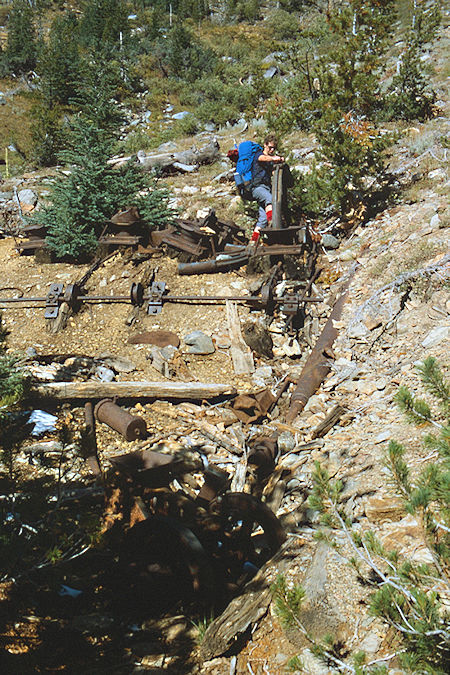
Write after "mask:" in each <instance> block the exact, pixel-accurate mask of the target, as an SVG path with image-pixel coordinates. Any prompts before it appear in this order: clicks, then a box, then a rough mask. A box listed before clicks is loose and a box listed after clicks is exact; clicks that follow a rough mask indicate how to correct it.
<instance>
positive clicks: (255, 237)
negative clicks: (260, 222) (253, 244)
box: [250, 230, 261, 241]
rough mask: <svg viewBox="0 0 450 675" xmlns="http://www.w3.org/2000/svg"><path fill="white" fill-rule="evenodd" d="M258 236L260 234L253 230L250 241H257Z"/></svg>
mask: <svg viewBox="0 0 450 675" xmlns="http://www.w3.org/2000/svg"><path fill="white" fill-rule="evenodd" d="M260 234H261V233H260V231H259V230H253V234H252V237H251V239H250V241H258V239H259V237H260Z"/></svg>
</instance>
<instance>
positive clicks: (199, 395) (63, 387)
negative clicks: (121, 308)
mask: <svg viewBox="0 0 450 675" xmlns="http://www.w3.org/2000/svg"><path fill="white" fill-rule="evenodd" d="M235 394H236V389H235V388H234V387H232V386H231V385H229V384H207V383H205V382H94V381H88V382H50V383H45V384H35V385H33V386H32V387H31V389H30V395H29V396H30V398H31V399H33V398H53V399H58V400H64V399H101V398H113V397H115V396H116V397H117V398H124V399H127V398H141V399H142V398H144V399H145V398H156V399H161V398H169V399H170V398H175V399H179V400H186V399H187V400H191V399H208V398H215V397H216V396H234V395H235Z"/></svg>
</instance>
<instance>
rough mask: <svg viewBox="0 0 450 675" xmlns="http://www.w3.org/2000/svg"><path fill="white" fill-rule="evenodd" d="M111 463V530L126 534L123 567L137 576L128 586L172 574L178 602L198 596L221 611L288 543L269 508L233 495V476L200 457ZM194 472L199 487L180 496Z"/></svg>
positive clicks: (156, 456) (126, 458) (150, 454)
mask: <svg viewBox="0 0 450 675" xmlns="http://www.w3.org/2000/svg"><path fill="white" fill-rule="evenodd" d="M275 444H276V442H275ZM203 461H204V460H203ZM112 463H113V467H114V470H113V471H112V473H111V475H110V478H109V480H108V481H107V487H106V497H107V500H106V516H105V517H106V529H107V530H110V531H111V533H114V532H116V533H117V531H120V532H121V533H122V535H123V539H122V548H121V550H122V554H121V558H120V562H121V564H122V565H124V566H125V567H128V569H129V570H130V571H131V572H132V581H131V583H133V582H134V583H142V582H144V583H146V582H148V581H149V577H150V576H152V575H153V576H158V574H159V573H160V571H161V569H162V568H169V569H170V572H171V574H172V575H174V576H175V577H176V581H177V590H179V592H180V594H181V595H182V594H183V593H185V592H187V593H188V594H189V593H192V592H195V593H197V592H200V593H201V595H202V596H203V597H204V599H205V600H206V601H207V602H208V603H210V604H219V605H220V604H222V603H223V602H224V601H225V602H226V601H228V600H229V599H230V596H232V595H235V594H236V593H237V592H238V591H239V589H240V588H241V587H242V585H243V584H244V583H245V582H246V581H248V580H249V578H251V576H253V575H254V574H255V573H256V571H257V570H258V569H259V568H260V567H261V566H262V565H263V564H264V563H265V562H266V561H267V560H268V559H269V558H270V557H271V556H273V555H274V553H275V552H276V551H277V550H278V548H279V547H280V546H281V544H282V543H283V541H284V540H285V538H286V534H285V531H284V528H283V527H282V525H281V523H280V521H279V520H278V518H277V517H276V516H275V514H274V513H273V512H272V511H271V510H270V508H269V507H268V506H267V505H265V504H264V503H263V502H261V501H260V500H259V499H258V498H256V497H254V496H252V495H250V494H246V493H242V492H230V491H229V487H230V479H229V477H228V474H227V473H226V472H224V471H222V470H220V469H217V468H214V467H210V466H207V465H206V466H205V465H204V464H203V463H202V458H201V456H200V455H199V454H196V455H195V454H194V453H188V454H187V455H184V454H177V455H167V454H162V453H159V452H154V451H152V450H143V451H138V452H132V453H128V454H126V455H121V456H118V457H115V458H113V460H112ZM194 473H195V475H196V476H197V480H198V481H199V484H201V483H202V485H201V488H200V489H199V490H198V491H196V490H194V489H192V487H191V488H190V489H189V490H183V489H182V485H181V484H182V483H183V481H185V480H186V479H188V476H189V475H191V477H192V474H194ZM199 475H201V478H199ZM188 482H189V481H188ZM190 484H191V485H192V480H191V481H190ZM174 485H175V486H176V487H175V488H174ZM197 487H198V484H197ZM166 574H167V569H166Z"/></svg>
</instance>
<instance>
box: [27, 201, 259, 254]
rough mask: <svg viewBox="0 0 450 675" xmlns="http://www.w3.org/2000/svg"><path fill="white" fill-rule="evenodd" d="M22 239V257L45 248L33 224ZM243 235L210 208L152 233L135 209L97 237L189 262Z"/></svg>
mask: <svg viewBox="0 0 450 675" xmlns="http://www.w3.org/2000/svg"><path fill="white" fill-rule="evenodd" d="M22 234H23V235H24V237H26V238H25V239H23V240H22V241H21V242H20V244H19V246H18V249H19V251H20V252H21V253H22V254H29V253H35V252H36V251H37V250H39V249H45V248H46V247H47V242H46V229H45V227H44V226H43V225H39V224H33V225H27V226H25V227H24V228H23V230H22ZM245 239H246V237H245V232H244V230H243V229H242V228H240V227H239V226H238V225H235V224H234V223H232V222H223V221H220V220H219V219H218V218H217V216H216V213H215V211H214V210H213V209H211V211H210V212H209V213H208V214H207V216H205V218H203V219H199V220H181V219H178V220H177V221H176V222H175V223H174V224H172V225H170V226H169V227H167V228H165V229H163V230H153V231H151V230H150V228H149V227H148V226H147V224H146V223H145V221H143V220H142V219H141V218H140V215H139V212H138V211H137V209H136V208H130V209H127V210H126V211H120V212H119V213H116V214H115V215H114V216H113V217H112V218H111V219H110V220H109V221H108V222H107V223H106V224H105V227H104V228H103V230H102V232H101V233H100V234H99V236H98V243H99V245H100V246H102V247H106V248H115V247H118V246H127V247H128V246H131V247H134V248H137V247H139V246H141V247H146V246H148V245H149V244H151V246H153V247H160V246H162V245H165V246H168V247H170V248H172V249H174V250H175V251H177V252H178V253H183V254H184V255H185V256H187V258H188V259H198V258H202V257H205V256H212V255H216V253H217V252H218V251H221V250H223V248H224V246H225V245H226V244H232V245H242V244H243V243H244V242H245Z"/></svg>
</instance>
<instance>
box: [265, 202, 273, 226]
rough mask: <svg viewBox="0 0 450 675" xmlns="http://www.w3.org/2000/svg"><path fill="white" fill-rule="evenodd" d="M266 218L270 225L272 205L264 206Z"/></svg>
mask: <svg viewBox="0 0 450 675" xmlns="http://www.w3.org/2000/svg"><path fill="white" fill-rule="evenodd" d="M266 216H267V222H268V223H269V225H270V223H271V222H272V204H268V205H267V206H266Z"/></svg>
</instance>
